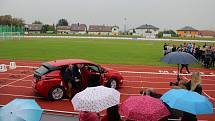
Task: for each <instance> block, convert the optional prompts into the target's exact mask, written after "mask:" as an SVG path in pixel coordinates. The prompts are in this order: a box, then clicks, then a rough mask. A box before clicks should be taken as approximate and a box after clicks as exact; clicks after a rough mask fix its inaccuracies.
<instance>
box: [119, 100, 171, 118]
mask: <svg viewBox="0 0 215 121" xmlns="http://www.w3.org/2000/svg"><path fill="white" fill-rule="evenodd" d="M120 110H121V113H122V115H124V116H125V117H126V118H127V119H129V120H137V121H158V120H160V119H162V118H164V117H166V116H168V115H170V112H169V110H168V109H167V107H166V106H165V105H164V104H163V102H162V101H161V100H160V99H157V98H153V97H150V96H130V97H129V98H128V99H126V100H125V101H124V102H123V103H122V104H121V106H120Z"/></svg>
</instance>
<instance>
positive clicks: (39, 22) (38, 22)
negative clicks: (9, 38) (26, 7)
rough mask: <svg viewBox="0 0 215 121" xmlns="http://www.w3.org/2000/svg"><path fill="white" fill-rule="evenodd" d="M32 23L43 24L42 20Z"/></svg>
mask: <svg viewBox="0 0 215 121" xmlns="http://www.w3.org/2000/svg"><path fill="white" fill-rule="evenodd" d="M32 24H43V23H42V22H41V21H37V20H36V21H34V22H33V23H32Z"/></svg>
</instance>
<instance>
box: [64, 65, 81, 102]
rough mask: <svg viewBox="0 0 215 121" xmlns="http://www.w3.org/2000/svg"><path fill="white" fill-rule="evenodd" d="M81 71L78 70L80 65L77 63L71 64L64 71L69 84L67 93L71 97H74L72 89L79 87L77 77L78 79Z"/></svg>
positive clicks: (65, 79)
mask: <svg viewBox="0 0 215 121" xmlns="http://www.w3.org/2000/svg"><path fill="white" fill-rule="evenodd" d="M79 76H80V73H79V72H78V67H77V66H76V65H72V64H71V65H69V66H67V68H66V69H65V71H64V73H63V79H64V81H65V83H66V84H67V85H68V88H67V94H68V97H69V98H72V89H73V88H77V82H76V79H78V78H79Z"/></svg>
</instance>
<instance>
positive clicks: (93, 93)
mask: <svg viewBox="0 0 215 121" xmlns="http://www.w3.org/2000/svg"><path fill="white" fill-rule="evenodd" d="M119 103H120V93H119V92H118V91H117V90H115V89H113V88H108V87H104V86H97V87H88V88H86V89H85V90H83V91H81V92H79V93H77V94H76V95H75V96H74V97H73V99H72V104H73V107H74V109H75V110H79V111H89V112H100V111H102V110H104V109H107V108H109V107H111V106H114V105H117V104H119Z"/></svg>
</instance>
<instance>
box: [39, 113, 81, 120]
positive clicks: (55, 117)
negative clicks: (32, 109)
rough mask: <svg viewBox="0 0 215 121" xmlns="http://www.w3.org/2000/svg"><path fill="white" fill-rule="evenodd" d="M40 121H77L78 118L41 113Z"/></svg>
mask: <svg viewBox="0 0 215 121" xmlns="http://www.w3.org/2000/svg"><path fill="white" fill-rule="evenodd" d="M40 121H79V120H78V117H72V116H63V115H54V114H47V113H43V115H42V118H41V120H40Z"/></svg>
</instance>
